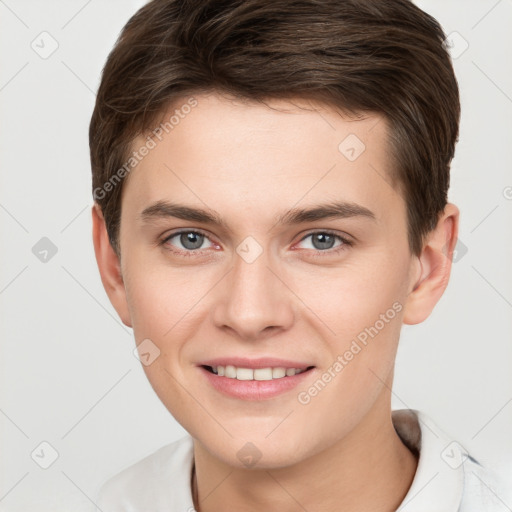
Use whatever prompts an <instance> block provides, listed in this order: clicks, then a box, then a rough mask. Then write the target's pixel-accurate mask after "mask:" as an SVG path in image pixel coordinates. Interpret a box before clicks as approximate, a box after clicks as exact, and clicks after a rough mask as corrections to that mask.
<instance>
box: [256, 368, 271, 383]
mask: <svg viewBox="0 0 512 512" xmlns="http://www.w3.org/2000/svg"><path fill="white" fill-rule="evenodd" d="M254 380H272V368H257V369H256V370H254Z"/></svg>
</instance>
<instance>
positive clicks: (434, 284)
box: [403, 203, 460, 325]
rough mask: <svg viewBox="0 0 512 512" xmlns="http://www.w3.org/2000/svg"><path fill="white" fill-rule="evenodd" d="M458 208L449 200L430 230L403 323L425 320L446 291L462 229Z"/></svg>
mask: <svg viewBox="0 0 512 512" xmlns="http://www.w3.org/2000/svg"><path fill="white" fill-rule="evenodd" d="M459 213H460V212H459V209H458V208H457V207H456V206H455V205H454V204H452V203H448V204H447V205H446V207H445V209H444V212H443V214H442V215H441V216H440V218H439V221H438V223H437V226H436V227H435V229H434V230H433V231H432V232H431V233H430V234H429V238H428V240H427V242H426V243H425V245H424V247H423V250H422V252H421V255H420V256H419V258H418V260H419V268H420V271H419V272H418V273H417V274H420V275H419V276H418V275H417V276H416V279H415V281H416V282H415V285H414V287H413V289H412V291H411V292H410V293H409V295H408V296H407V301H406V303H405V308H404V316H403V323H405V324H409V325H413V324H419V323H421V322H423V321H424V320H425V319H426V318H428V316H429V315H430V313H432V310H433V309H434V306H435V305H436V304H437V302H438V301H439V299H440V298H441V296H442V295H443V293H444V291H445V289H446V286H447V285H448V281H449V279H450V272H451V268H452V257H453V251H454V249H455V246H456V244H457V236H458V233H459Z"/></svg>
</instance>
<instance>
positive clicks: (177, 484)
mask: <svg viewBox="0 0 512 512" xmlns="http://www.w3.org/2000/svg"><path fill="white" fill-rule="evenodd" d="M192 463H193V442H192V438H191V437H190V436H186V437H184V438H182V439H179V440H178V441H175V442H173V443H170V444H168V445H165V446H163V447H162V448H160V449H158V450H157V451H155V452H153V453H152V454H150V455H148V456H147V457H144V458H143V459H141V460H139V461H138V462H136V463H135V464H132V465H131V466H129V467H127V468H125V469H123V470H122V471H121V472H119V473H117V474H116V475H114V476H112V477H111V478H109V479H108V480H107V481H106V482H105V483H104V484H103V485H102V487H101V489H100V491H99V494H98V500H97V507H98V510H101V511H103V512H121V511H122V512H139V511H147V510H151V511H154V512H159V511H162V512H163V511H166V512H172V511H173V510H180V511H183V512H185V511H186V510H187V509H188V508H189V507H191V506H192V498H191V491H190V475H191V470H192Z"/></svg>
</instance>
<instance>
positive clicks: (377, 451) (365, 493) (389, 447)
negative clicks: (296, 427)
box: [192, 397, 417, 512]
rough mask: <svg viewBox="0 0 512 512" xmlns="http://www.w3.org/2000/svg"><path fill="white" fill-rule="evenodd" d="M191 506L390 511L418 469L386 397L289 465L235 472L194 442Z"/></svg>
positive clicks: (201, 511) (220, 510) (222, 510)
mask: <svg viewBox="0 0 512 512" xmlns="http://www.w3.org/2000/svg"><path fill="white" fill-rule="evenodd" d="M194 459H195V468H196V475H195V478H193V482H192V483H193V493H194V501H195V503H194V505H195V508H196V510H197V511H198V512H214V511H215V512H228V511H230V510H246V511H247V510H251V511H252V510H266V511H268V512H274V511H276V512H277V511H279V512H288V511H290V512H291V511H296V510H297V507H299V509H300V508H302V509H304V510H322V511H325V512H335V511H338V510H340V505H341V504H342V508H343V510H344V511H346V512H362V511H367V510H372V511H373V512H391V511H394V510H396V509H397V508H398V506H399V505H400V503H401V502H402V501H403V499H404V497H405V495H406V494H407V491H408V490H409V488H410V486H411V483H412V481H413V479H414V474H415V472H416V467H417V459H416V457H415V456H414V455H413V454H412V453H411V452H410V451H409V449H408V448H407V447H406V446H405V445H404V444H403V443H402V441H401V439H400V437H399V436H398V434H397V433H396V431H395V429H394V426H393V423H392V420H391V406H390V397H388V400H383V401H382V405H381V406H378V405H376V407H374V408H373V409H372V410H371V411H370V412H369V413H368V414H367V416H366V417H365V418H364V419H363V421H361V422H360V423H359V424H358V426H357V427H356V428H355V429H354V430H352V431H351V432H350V434H349V435H348V436H346V437H345V438H343V439H341V440H339V441H338V442H336V443H334V444H333V445H331V446H330V447H329V448H328V449H326V450H324V451H322V452H320V453H317V454H315V455H313V456H311V457H309V458H308V459H306V460H303V461H301V462H299V463H297V464H294V465H293V466H287V467H281V468H277V469H274V468H272V469H251V470H248V469H239V468H233V467H232V466H229V465H226V464H225V463H223V462H221V461H219V460H218V459H216V458H215V457H213V456H212V455H211V454H210V453H209V452H208V451H207V450H206V449H205V448H204V447H203V446H202V445H201V444H200V443H199V442H198V441H197V440H194Z"/></svg>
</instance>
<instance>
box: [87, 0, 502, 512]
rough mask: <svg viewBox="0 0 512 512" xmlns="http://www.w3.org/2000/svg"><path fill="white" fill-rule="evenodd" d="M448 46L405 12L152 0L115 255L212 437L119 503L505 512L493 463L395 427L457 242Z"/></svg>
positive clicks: (106, 210) (105, 260) (125, 38)
mask: <svg viewBox="0 0 512 512" xmlns="http://www.w3.org/2000/svg"><path fill="white" fill-rule="evenodd" d="M443 41H444V34H443V32H442V30H441V28H440V27H439V25H438V23H437V22H436V21H435V20H434V19H432V18H431V17H430V16H428V15H427V14H425V13H424V12H422V11H421V10H420V9H418V8H417V7H415V6H414V4H412V3H411V2H409V1H407V0H389V1H386V2H382V1H381V0H364V1H363V0H348V1H340V0H303V1H301V2H291V1H289V0H277V1H273V2H267V1H264V0H243V1H241V0H237V1H236V0H227V1H218V0H217V1H204V2H194V1H185V0H153V1H151V2H149V3H148V4H147V5H146V6H145V7H143V8H142V9H141V10H140V11H139V12H138V13H137V14H136V15H135V16H134V17H133V18H132V19H131V20H130V21H129V22H128V24H127V25H126V27H125V29H124V30H123V32H122V34H121V36H120V38H119V40H118V42H117V44H116V46H115V48H114V49H113V51H112V53H111V54H110V56H109V58H108V61H107V63H106V66H105V69H104V71H103V76H102V81H101V85H100V88H99V91H98V95H97V102H96V107H95V110H94V113H93V116H92V121H91V126H90V146H91V160H92V170H93V194H94V198H95V201H96V202H95V205H94V208H93V211H92V214H93V230H94V233H93V238H94V246H95V251H96V258H97V262H98V266H99V270H100V273H101V278H102V282H103V284H104V287H105V290H106V292H107V294H108V296H109V298H110V300H111V302H112V304H113V306H114V307H115V309H116V311H117V312H118V314H119V316H120V318H121V319H122V321H123V322H124V323H125V324H126V325H127V326H130V327H132V328H133V332H134V336H135V340H136V344H137V346H138V348H139V354H140V357H141V361H142V362H143V364H144V370H145V372H146V374H147V377H148V379H149V381H150V383H151V385H152V387H153V388H154V390H155V392H156V393H157V395H158V396H159V398H160V399H161V400H162V402H163V404H164V405H165V406H166V407H167V409H168V410H169V411H170V413H171V414H172V415H173V416H174V418H176V420H177V421H178V422H179V423H180V424H181V425H182V426H183V427H184V428H185V429H186V430H187V431H188V432H189V434H190V435H189V436H187V437H186V438H184V439H182V440H180V441H178V442H175V443H172V444H170V445H168V446H165V447H163V448H162V449H161V450H159V451H157V452H156V453H154V454H152V455H150V456H149V457H147V458H145V459H144V460H142V461H140V462H138V463H137V464H135V465H134V466H132V467H130V468H128V469H126V470H125V471H123V472H122V473H120V474H119V475H117V476H115V477H113V478H112V479H110V480H109V481H108V482H107V483H106V484H105V485H104V486H103V488H102V491H101V494H100V497H99V502H98V508H99V509H101V510H103V511H104V512H108V511H169V512H170V511H173V512H174V511H176V512H178V511H180V512H186V511H192V510H194V509H195V510H197V511H200V512H221V511H232V510H237V511H260V510H265V511H267V512H268V511H280V512H283V511H284V512H286V511H295V510H307V511H311V512H312V511H322V512H334V511H339V510H344V511H350V512H355V511H363V510H364V511H368V510H371V511H372V512H385V511H386V512H387V511H395V510H401V511H408V512H420V511H421V512H424V511H427V510H428V511H429V512H432V511H453V512H455V511H460V512H469V511H477V510H478V511H482V510H486V511H494V510H501V508H500V507H502V506H503V503H502V502H501V500H500V498H499V491H498V490H497V489H496V488H495V487H494V484H493V483H492V481H491V473H490V472H489V471H488V470H486V469H484V468H483V467H482V466H481V465H480V464H479V463H478V462H477V461H476V460H475V459H473V458H472V457H471V456H469V454H467V453H466V452H465V451H464V449H463V448H462V447H461V446H460V445H459V444H458V443H456V442H455V441H453V440H452V439H450V438H449V437H448V436H447V435H446V434H445V433H444V432H442V431H441V430H439V429H438V428H437V426H436V425H435V424H434V423H433V422H432V421H431V420H430V419H429V418H427V417H426V416H425V415H424V414H422V413H420V412H417V411H409V410H403V411H393V412H392V411H391V388H392V382H393V368H394V360H395V355H396V350H397V346H398V342H399V337H400V330H401V326H402V324H404V323H405V324H417V323H420V322H422V321H423V320H425V319H426V318H427V317H428V316H429V315H430V313H431V312H432V310H433V308H434V306H435V305H436V303H437V302H438V300H439V299H440V297H441V296H442V294H443V292H444V290H445V288H446V286H447V284H448V280H449V276H450V270H451V255H452V252H453V250H454V246H455V243H456V239H457V232H458V223H459V211H458V209H457V207H456V206H455V205H453V204H450V203H447V191H448V186H449V168H450V162H451V160H452V158H453V154H454V147H455V143H456V140H457V135H458V123H459V97H458V88H457V82H456V79H455V77H454V73H453V69H452V65H451V62H450V58H449V56H448V54H447V51H446V49H445V46H444V44H443ZM148 428H150V427H149V426H148Z"/></svg>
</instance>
